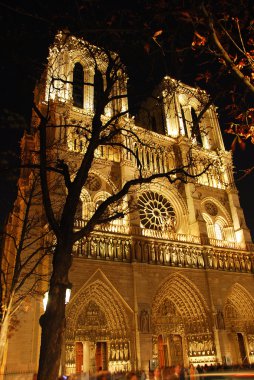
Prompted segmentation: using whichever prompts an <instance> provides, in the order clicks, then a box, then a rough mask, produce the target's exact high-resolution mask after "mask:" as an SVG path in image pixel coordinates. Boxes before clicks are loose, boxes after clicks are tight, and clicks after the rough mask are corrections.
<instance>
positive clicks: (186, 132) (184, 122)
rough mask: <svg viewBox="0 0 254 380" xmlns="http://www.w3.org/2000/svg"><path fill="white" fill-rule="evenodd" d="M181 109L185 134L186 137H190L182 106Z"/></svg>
mask: <svg viewBox="0 0 254 380" xmlns="http://www.w3.org/2000/svg"><path fill="white" fill-rule="evenodd" d="M180 108H181V116H182V121H183V130H184V134H185V136H188V131H187V125H186V119H185V114H184V110H183V107H182V105H181V104H180Z"/></svg>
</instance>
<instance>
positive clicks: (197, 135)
mask: <svg viewBox="0 0 254 380" xmlns="http://www.w3.org/2000/svg"><path fill="white" fill-rule="evenodd" d="M191 118H192V137H195V139H196V141H197V144H198V145H202V138H201V133H200V128H199V122H198V117H197V114H196V111H195V110H194V108H193V107H191Z"/></svg>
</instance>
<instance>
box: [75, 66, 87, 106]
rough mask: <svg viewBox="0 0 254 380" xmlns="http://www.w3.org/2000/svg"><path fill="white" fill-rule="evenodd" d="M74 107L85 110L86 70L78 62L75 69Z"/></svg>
mask: <svg viewBox="0 0 254 380" xmlns="http://www.w3.org/2000/svg"><path fill="white" fill-rule="evenodd" d="M72 89H73V92H72V97H73V105H74V106H75V107H79V108H83V106H84V69H83V66H82V65H81V63H79V62H77V63H76V64H75V66H74V69H73V86H72Z"/></svg>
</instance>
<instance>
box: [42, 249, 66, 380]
mask: <svg viewBox="0 0 254 380" xmlns="http://www.w3.org/2000/svg"><path fill="white" fill-rule="evenodd" d="M69 252H70V250H69V249H68V248H66V247H63V245H61V246H60V245H59V244H58V245H57V247H56V251H55V253H54V259H53V273H52V277H51V280H50V289H49V299H48V304H47V309H46V312H45V313H44V314H43V315H42V316H41V318H40V324H41V328H42V334H41V348H40V360H39V370H38V377H37V379H38V380H57V378H58V375H59V367H60V360H61V351H62V344H63V337H64V331H65V293H66V288H67V287H68V285H69V283H68V272H69V268H70V265H71V254H70V253H69Z"/></svg>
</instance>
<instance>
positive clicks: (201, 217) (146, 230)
mask: <svg viewBox="0 0 254 380" xmlns="http://www.w3.org/2000/svg"><path fill="white" fill-rule="evenodd" d="M112 54H113V57H115V55H114V53H112ZM91 56H92V58H91ZM105 62H106V63H105ZM107 62H108V61H107V59H104V58H103V53H102V52H101V51H100V49H99V48H96V47H91V45H90V44H88V43H87V42H85V41H83V40H82V39H79V38H76V37H74V36H69V37H68V38H66V36H65V34H64V33H63V32H59V34H58V35H57V36H56V38H55V42H54V44H53V45H52V46H51V48H50V51H49V57H48V65H47V67H46V72H45V74H44V75H43V76H42V78H41V80H40V82H39V83H38V85H37V87H36V89H35V93H34V100H35V104H36V106H37V108H38V109H39V110H41V112H42V111H43V110H45V109H47V110H48V112H49V114H50V120H52V123H54V124H58V125H61V126H62V127H59V128H56V129H55V133H54V135H52V136H51V138H52V141H54V139H55V141H59V144H56V145H54V148H53V149H52V152H53V153H52V154H53V155H58V157H59V158H62V157H68V158H69V160H70V161H71V162H72V167H73V172H75V165H76V162H79V161H80V157H81V156H82V155H84V152H85V150H86V146H87V141H88V140H87V138H84V134H82V133H80V132H79V131H78V128H73V127H69V126H70V125H73V124H75V125H79V126H80V125H82V126H83V128H84V130H86V131H89V125H90V124H91V120H92V117H93V114H94V109H95V107H96V95H97V93H98V91H99V90H98V88H100V87H101V88H102V89H103V86H104V85H105V75H107ZM52 83H53V85H52ZM88 83H89V84H90V85H86V84H88ZM91 84H92V85H91ZM112 93H113V95H112V99H113V100H112V102H111V104H108V105H107V106H106V107H105V110H104V115H102V118H103V121H104V123H107V120H108V119H107V118H112V117H113V116H114V114H115V113H116V112H118V113H120V114H121V115H122V116H120V118H119V120H118V123H119V124H120V125H123V126H124V128H123V133H122V135H121V144H120V143H118V144H117V143H116V144H111V145H110V144H108V145H107V144H105V145H103V144H102V145H100V146H99V147H98V148H97V150H96V154H95V157H94V161H93V165H92V167H91V169H90V171H89V177H88V181H87V184H86V186H85V187H84V189H83V191H82V194H81V197H80V204H79V207H78V210H77V214H76V216H77V217H76V227H77V228H80V227H81V226H82V225H83V224H84V223H86V221H87V220H89V218H91V215H92V213H93V212H94V210H96V208H97V207H98V205H100V204H101V202H102V201H104V200H105V199H107V197H109V196H110V195H111V194H113V193H114V192H116V191H117V190H118V189H119V187H121V186H123V184H124V183H125V182H126V181H127V180H131V179H133V178H137V177H138V176H139V175H140V170H142V173H143V175H147V176H149V175H151V174H153V173H158V174H159V173H163V172H168V171H170V170H172V169H174V168H175V167H176V166H177V165H179V162H181V163H182V164H184V163H185V162H187V157H189V156H190V155H191V156H192V157H194V158H195V157H196V158H198V161H197V162H199V164H198V165H194V166H193V167H192V168H191V173H192V174H193V176H192V177H190V178H189V180H186V181H185V180H178V181H177V180H176V181H174V180H172V181H171V183H170V182H169V181H167V180H166V179H165V178H164V177H163V176H161V177H160V178H157V179H156V180H153V181H152V182H151V183H148V184H146V185H145V186H143V185H141V186H139V187H138V188H136V190H135V191H133V192H132V194H131V196H130V197H129V198H130V199H128V197H125V198H124V199H123V207H124V208H125V210H127V209H128V205H129V204H130V203H131V204H132V205H133V204H135V205H136V207H134V206H132V207H131V209H130V210H129V211H128V212H126V213H125V215H124V217H122V218H121V219H116V220H113V221H110V222H108V223H105V224H100V225H98V226H96V228H95V229H94V231H93V232H92V233H91V234H90V235H89V236H88V237H87V238H83V239H81V240H80V241H78V242H77V243H76V244H75V246H74V249H73V264H72V268H71V273H70V281H71V283H72V290H71V297H70V301H69V303H68V304H67V306H66V332H65V342H64V346H63V350H62V372H63V373H66V374H67V375H68V374H71V373H81V372H82V371H83V372H90V373H93V372H96V371H97V370H98V369H99V368H100V367H102V368H103V369H107V370H109V371H112V372H118V371H127V370H130V369H144V370H148V369H153V368H154V367H155V366H157V365H158V366H160V367H163V366H166V365H173V364H176V363H183V364H184V365H185V366H187V365H189V364H190V363H193V364H194V365H197V364H200V365H204V364H212V363H227V364H232V363H254V298H253V294H254V282H253V271H254V257H253V251H252V249H253V248H252V242H251V237H250V233H249V230H248V228H247V227H246V224H245V219H244V215H243V211H242V209H241V206H240V204H239V198H238V193H237V189H236V187H235V185H234V180H233V167H232V158H231V153H230V152H227V151H226V150H225V148H224V144H223V140H222V135H221V131H220V126H219V123H218V117H217V114H216V108H215V106H213V105H210V106H209V107H207V108H206V109H205V111H204V112H203V114H202V117H201V118H200V117H199V114H200V111H201V108H202V107H203V104H204V102H205V101H207V100H208V96H207V94H206V93H205V92H204V91H201V90H200V89H195V88H191V87H189V86H187V85H184V84H182V83H181V82H179V81H176V80H174V79H172V78H170V77H165V78H164V79H163V81H162V83H161V84H160V86H158V87H157V89H155V90H154V93H153V96H151V98H149V99H148V100H147V101H145V102H144V104H143V106H142V110H141V111H140V113H139V115H138V117H137V118H136V119H134V118H133V117H131V116H130V115H129V113H128V112H127V111H128V99H127V96H126V94H127V75H126V73H125V72H124V71H121V72H119V73H118V77H117V80H116V84H115V86H114V88H113V89H112ZM159 100H160V101H159ZM147 111H149V112H147ZM104 119H105V120H104ZM89 123H90V124H89ZM121 123H122V124H121ZM37 125H38V122H37V120H36V115H33V118H32V128H31V131H32V132H31V134H29V133H26V134H25V135H24V137H23V138H22V141H21V150H22V155H23V157H24V156H25V157H26V156H27V155H29V150H30V151H33V150H34V149H35V147H36V138H37V137H36V133H37V132H36V128H37ZM194 125H195V128H194V127H193V126H194ZM127 130H131V131H132V133H127V132H126V131H127ZM133 131H134V132H135V133H134V132H133ZM87 133H88V134H89V132H87ZM86 136H87V135H86ZM134 136H135V138H134ZM137 136H138V138H137ZM190 152H191V154H190ZM194 158H192V159H194ZM205 162H213V165H211V166H209V167H208V168H207V170H204V171H203V172H202V168H203V166H204V163H205ZM144 173H146V174H144ZM23 175H25V174H23ZM174 176H175V178H176V179H177V178H178V176H179V173H177V171H175V172H174V171H172V178H174ZM22 183H23V186H27V183H28V182H27V181H25V180H24V178H23V182H22ZM54 189H55V190H54V191H55V192H56V193H57V184H56V186H55V187H54ZM130 200H131V202H130ZM46 290H47V289H46V288H45V292H46ZM42 298H43V297H37V298H36V299H34V300H33V301H31V302H32V307H30V308H29V310H28V311H27V313H25V314H22V317H21V319H22V320H21V323H20V327H19V329H18V330H17V331H16V332H15V334H13V335H12V336H11V337H10V339H9V342H8V352H7V359H6V367H5V373H6V379H14V378H15V376H14V374H15V373H16V374H19V376H20V377H17V378H23V377H22V374H23V375H24V376H25V377H24V378H25V379H29V378H30V377H29V376H31V379H32V373H35V372H36V370H37V365H38V355H39V347H40V327H39V323H38V321H39V318H40V315H41V314H42V313H43V299H42Z"/></svg>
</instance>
